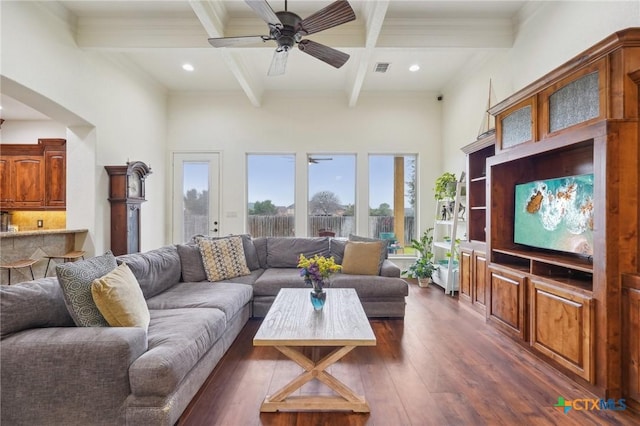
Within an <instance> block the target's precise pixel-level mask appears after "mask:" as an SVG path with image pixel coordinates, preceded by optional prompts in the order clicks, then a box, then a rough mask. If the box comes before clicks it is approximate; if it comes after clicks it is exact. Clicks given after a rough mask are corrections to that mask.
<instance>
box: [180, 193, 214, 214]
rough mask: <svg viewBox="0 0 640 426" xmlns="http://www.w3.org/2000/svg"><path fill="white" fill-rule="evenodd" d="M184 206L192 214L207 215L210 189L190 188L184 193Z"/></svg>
mask: <svg viewBox="0 0 640 426" xmlns="http://www.w3.org/2000/svg"><path fill="white" fill-rule="evenodd" d="M184 207H185V209H186V210H187V211H189V212H190V213H192V214H197V215H206V214H207V211H208V208H209V191H207V190H203V191H202V192H199V191H198V190H197V189H195V188H192V189H189V190H188V191H187V193H186V194H185V195H184Z"/></svg>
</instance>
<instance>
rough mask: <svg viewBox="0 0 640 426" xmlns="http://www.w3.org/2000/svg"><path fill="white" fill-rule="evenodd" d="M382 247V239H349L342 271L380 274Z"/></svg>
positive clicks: (345, 272) (351, 273) (358, 273)
mask: <svg viewBox="0 0 640 426" xmlns="http://www.w3.org/2000/svg"><path fill="white" fill-rule="evenodd" d="M382 247H383V242H382V241H377V242H364V241H347V244H346V246H345V249H344V259H343V261H342V273H344V274H350V275H378V274H379V273H380V266H381V265H380V250H381V248H382ZM383 262H384V260H383Z"/></svg>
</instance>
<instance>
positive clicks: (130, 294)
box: [91, 263, 151, 330]
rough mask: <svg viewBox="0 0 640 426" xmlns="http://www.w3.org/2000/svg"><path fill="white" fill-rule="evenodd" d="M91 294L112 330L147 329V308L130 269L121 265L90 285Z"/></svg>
mask: <svg viewBox="0 0 640 426" xmlns="http://www.w3.org/2000/svg"><path fill="white" fill-rule="evenodd" d="M91 295H92V296H93V301H94V302H95V304H96V306H97V307H98V310H99V311H100V313H101V314H102V316H103V317H104V318H105V319H106V320H107V323H108V324H109V325H110V326H111V327H142V328H144V329H145V330H147V329H148V328H149V321H150V320H151V317H150V315H149V308H148V307H147V302H146V301H145V300H144V295H143V294H142V289H141V288H140V284H138V280H137V279H136V277H135V275H133V272H131V269H129V267H128V266H127V264H126V263H122V264H121V265H120V266H118V267H117V268H116V269H114V270H113V271H111V272H109V273H108V274H107V275H104V276H103V277H100V278H98V279H96V280H94V281H93V282H92V283H91Z"/></svg>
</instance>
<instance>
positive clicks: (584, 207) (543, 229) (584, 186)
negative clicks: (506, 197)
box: [513, 174, 593, 256]
mask: <svg viewBox="0 0 640 426" xmlns="http://www.w3.org/2000/svg"><path fill="white" fill-rule="evenodd" d="M513 239H514V242H515V243H517V244H524V245H527V246H532V247H538V248H543V249H550V250H558V251H563V252H569V253H578V254H582V255H588V256H592V255H593V174H586V175H579V176H566V177H562V178H556V179H545V180H537V181H533V182H528V183H523V184H517V185H516V186H515V218H514V238H513Z"/></svg>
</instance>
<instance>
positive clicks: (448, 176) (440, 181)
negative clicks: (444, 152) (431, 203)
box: [433, 172, 458, 201]
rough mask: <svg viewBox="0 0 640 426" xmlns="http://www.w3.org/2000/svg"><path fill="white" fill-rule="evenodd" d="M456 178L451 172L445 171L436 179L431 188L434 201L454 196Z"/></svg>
mask: <svg viewBox="0 0 640 426" xmlns="http://www.w3.org/2000/svg"><path fill="white" fill-rule="evenodd" d="M457 182H458V179H457V178H456V175H455V174H453V173H451V172H445V173H443V174H442V175H440V176H439V177H438V178H437V179H436V185H435V188H434V189H433V190H434V192H435V194H434V197H435V199H436V201H440V200H444V199H447V198H453V197H455V196H456V183H457Z"/></svg>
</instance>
